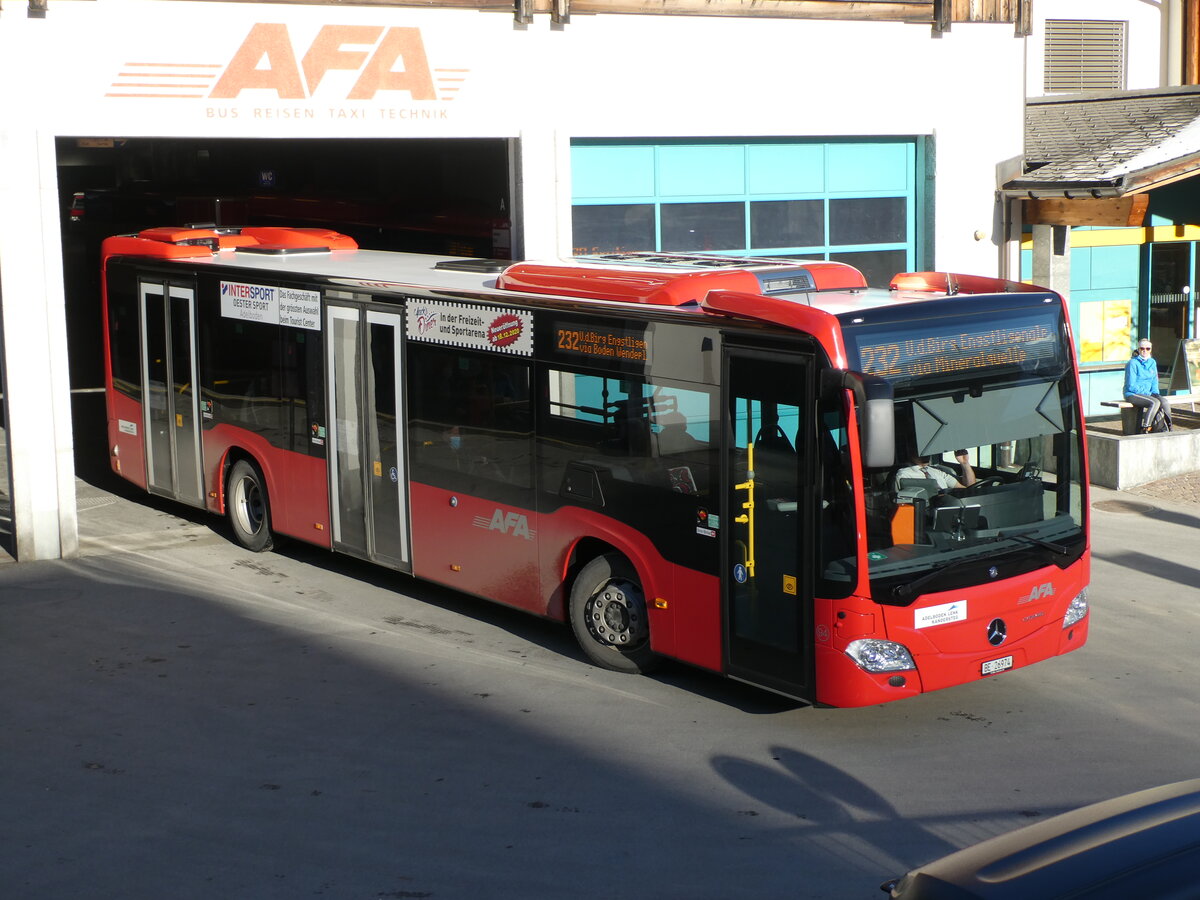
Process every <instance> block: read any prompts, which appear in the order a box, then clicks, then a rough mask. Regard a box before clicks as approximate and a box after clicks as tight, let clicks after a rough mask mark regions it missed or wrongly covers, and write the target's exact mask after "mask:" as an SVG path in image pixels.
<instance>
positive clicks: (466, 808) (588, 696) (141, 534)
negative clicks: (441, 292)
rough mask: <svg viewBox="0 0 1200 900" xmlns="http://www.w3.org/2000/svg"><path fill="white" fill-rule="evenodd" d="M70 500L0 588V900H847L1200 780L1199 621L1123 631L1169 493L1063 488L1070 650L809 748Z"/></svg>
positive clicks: (1178, 500) (559, 658)
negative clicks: (75, 549) (1104, 805)
mask: <svg viewBox="0 0 1200 900" xmlns="http://www.w3.org/2000/svg"><path fill="white" fill-rule="evenodd" d="M77 494H78V508H79V524H80V545H81V554H80V556H79V558H77V559H72V560H58V561H46V562H32V563H21V564H17V563H13V562H12V561H11V559H10V560H9V561H8V562H7V563H2V564H0V685H2V686H0V722H3V723H4V724H3V729H0V760H2V761H3V765H2V766H0V797H3V798H4V802H3V804H0V885H3V887H2V888H0V895H2V896H3V897H4V898H5V900H26V898H28V900H57V898H64V900H66V898H80V897H86V898H89V900H103V898H113V900H140V898H155V900H157V898H161V897H170V898H171V900H189V898H204V900H207V898H220V900H230V898H250V900H260V898H294V897H315V896H319V897H333V898H346V900H377V898H457V897H463V898H470V900H477V898H481V897H486V898H489V900H490V898H510V897H511V898H514V900H515V898H522V900H524V898H559V897H562V898H571V900H576V898H598V900H600V898H618V897H619V898H622V900H631V898H632V900H642V898H646V900H676V898H677V900H684V898H687V900H698V898H713V900H717V898H721V900H724V898H734V897H742V896H745V897H753V898H754V900H763V898H775V897H779V898H784V897H788V898H816V897H828V898H834V897H836V898H842V897H849V896H867V897H869V896H879V894H878V891H877V889H876V887H875V886H876V885H878V883H879V882H880V881H882V880H883V878H884V877H888V876H893V875H899V874H902V873H903V871H905V870H906V869H908V868H910V867H912V866H915V865H919V864H921V863H924V862H927V861H928V860H929V859H932V858H934V857H936V856H940V855H942V854H943V853H945V852H949V851H950V850H953V849H956V848H957V847H961V846H964V845H966V844H968V843H971V842H973V841H975V840H978V839H980V838H983V837H988V836H991V835H993V834H996V833H1001V832H1003V831H1006V830H1010V829H1011V828H1013V827H1016V826H1017V825H1019V824H1023V823H1024V822H1026V821H1028V819H1029V817H1034V816H1038V815H1044V814H1051V813H1054V812H1059V811H1062V810H1064V809H1066V808H1071V807H1072V806H1075V805H1082V804H1083V803H1085V802H1093V801H1095V800H1098V799H1104V798H1105V797H1108V796H1113V795H1115V794H1118V793H1123V792H1125V791H1127V790H1131V789H1136V788H1142V787H1147V786H1150V785H1152V784H1156V783H1161V782H1165V781H1171V780H1176V779H1181V778H1184V777H1195V776H1196V775H1197V774H1200V773H1197V772H1196V771H1195V766H1194V760H1195V759H1196V758H1197V737H1196V735H1197V733H1198V723H1200V702H1198V701H1197V699H1196V697H1195V691H1193V690H1191V688H1190V686H1189V685H1190V680H1187V679H1186V678H1185V676H1184V675H1182V671H1183V669H1182V668H1181V667H1183V666H1184V665H1185V663H1184V662H1183V661H1181V659H1180V654H1184V653H1186V650H1184V649H1181V648H1185V647H1186V646H1188V645H1189V643H1190V642H1192V641H1193V640H1194V639H1195V632H1196V630H1197V625H1196V622H1197V621H1200V620H1197V618H1196V616H1195V615H1193V614H1192V613H1191V612H1190V609H1191V607H1193V606H1195V604H1193V603H1190V602H1189V603H1188V604H1187V605H1186V608H1187V609H1188V612H1186V613H1185V614H1184V618H1182V619H1181V618H1179V617H1178V616H1175V617H1174V618H1172V619H1167V618H1165V616H1166V615H1167V610H1166V608H1164V609H1159V608H1158V607H1157V606H1155V605H1153V602H1152V601H1154V600H1155V598H1166V599H1165V600H1163V603H1165V604H1167V606H1170V605H1171V604H1173V603H1177V602H1182V600H1183V599H1184V597H1183V595H1184V594H1187V593H1188V592H1194V590H1195V584H1196V582H1197V574H1196V568H1195V563H1196V559H1197V541H1196V536H1197V534H1198V533H1200V532H1198V531H1197V528H1198V527H1200V506H1197V504H1200V473H1197V474H1195V475H1190V476H1186V477H1183V478H1175V479H1171V480H1170V481H1168V482H1159V483H1156V484H1151V485H1146V486H1143V487H1141V488H1138V489H1137V490H1133V491H1123V492H1118V491H1110V490H1107V489H1103V488H1096V489H1094V490H1093V493H1092V497H1091V500H1092V507H1093V510H1094V516H1093V524H1094V526H1095V534H1096V541H1095V544H1096V547H1095V552H1094V562H1093V569H1094V575H1093V585H1094V586H1096V585H1097V583H1098V581H1099V582H1102V583H1103V588H1104V590H1103V592H1102V593H1103V595H1104V596H1105V597H1111V598H1113V599H1111V600H1106V601H1105V602H1106V603H1107V604H1108V609H1106V610H1105V611H1104V615H1103V616H1097V617H1095V619H1096V621H1094V622H1093V626H1092V639H1091V642H1090V643H1089V646H1088V647H1085V648H1084V649H1083V650H1082V651H1081V652H1079V653H1075V654H1070V655H1069V656H1067V657H1064V658H1063V659H1062V660H1061V661H1052V662H1048V663H1044V664H1042V665H1043V666H1045V667H1046V668H1044V669H1040V670H1035V669H1030V670H1029V672H1034V671H1041V672H1044V675H1043V674H1038V675H1024V674H1023V673H1022V672H1014V673H1009V674H1008V675H1005V676H999V677H998V678H997V679H995V680H988V681H986V682H981V683H979V684H975V685H968V686H964V687H962V688H955V689H950V690H948V691H943V692H938V693H937V694H935V695H929V699H928V701H927V698H918V699H917V700H913V701H904V703H903V704H890V705H889V706H887V707H877V708H873V709H867V710H847V711H837V712H838V715H831V716H824V717H822V718H819V719H818V718H811V717H810V718H803V717H799V716H798V714H797V712H799V713H805V712H812V711H811V710H799V711H797V710H795V709H794V706H793V705H789V704H788V703H787V702H785V701H782V700H780V699H778V698H773V697H772V696H771V695H767V694H764V693H763V692H759V691H755V690H752V689H750V688H747V687H744V686H739V685H736V684H734V683H732V682H726V681H723V680H721V679H716V678H712V677H711V676H707V675H704V674H703V673H695V674H693V673H692V670H688V671H687V672H684V673H682V674H681V673H679V672H673V673H672V672H669V673H668V674H667V675H666V676H664V677H660V678H652V679H635V680H632V681H631V680H629V679H628V677H626V676H620V675H616V674H614V673H607V672H603V671H601V670H598V669H595V668H593V667H590V666H588V665H586V663H585V662H584V661H583V660H582V657H581V655H580V654H579V652H578V651H577V649H576V648H575V646H574V644H573V642H572V641H571V639H570V636H569V632H568V631H567V630H566V629H564V628H562V627H561V626H559V625H557V624H554V623H547V622H542V621H541V620H537V619H534V618H532V617H529V616H525V615H520V614H516V613H513V612H511V611H508V610H504V609H502V608H499V607H495V606H492V605H490V604H486V603H483V602H481V601H473V600H471V599H470V598H465V599H464V598H463V597H462V596H461V595H456V594H452V593H451V592H448V591H442V590H440V589H437V588H431V587H429V586H421V585H419V584H417V583H415V582H412V581H411V580H407V579H404V578H403V577H401V576H396V575H393V574H391V573H387V572H384V571H382V570H378V569H374V568H371V567H367V566H363V565H359V564H358V563H356V562H355V561H353V560H344V559H342V560H338V559H334V558H331V557H330V556H329V555H328V554H325V553H323V552H322V551H315V550H312V549H311V548H305V547H303V546H300V547H298V546H297V545H295V544H291V545H290V546H287V547H284V548H281V550H280V552H279V553H272V554H259V555H256V554H249V553H246V552H244V551H241V550H240V549H239V548H237V547H236V546H235V545H233V544H232V543H231V541H230V540H229V537H228V535H227V534H226V532H225V529H224V525H223V523H222V522H221V521H220V520H217V519H214V518H213V517H210V516H208V515H206V514H203V513H199V512H191V511H188V510H184V509H180V508H179V507H177V506H175V505H173V504H169V503H166V502H161V501H159V500H157V499H155V498H152V497H149V496H147V495H145V494H142V493H140V492H137V491H134V490H132V489H131V488H129V487H128V486H126V485H125V484H124V483H122V482H119V481H116V480H115V479H112V478H106V477H104V476H102V475H89V476H88V477H87V478H80V479H79V480H78V481H77ZM0 519H2V516H0ZM1148 574H1149V575H1150V576H1152V577H1149V578H1148V577H1147V576H1148ZM1177 608H1183V607H1177ZM1168 623H1173V624H1169V625H1168ZM1151 626H1155V627H1158V628H1165V627H1169V631H1167V632H1163V631H1155V630H1154V629H1153V627H1151ZM1172 642H1174V643H1172ZM1093 645H1094V647H1093ZM1177 648H1180V649H1177ZM1150 659H1153V660H1154V663H1153V665H1151V664H1150V663H1139V662H1135V661H1137V660H1141V661H1146V660H1150ZM1155 667H1160V668H1161V670H1160V668H1155ZM1134 676H1136V678H1135V677H1134ZM1022 679H1024V680H1022ZM1147 695H1152V696H1154V697H1159V698H1162V701H1161V702H1162V704H1163V706H1162V709H1161V710H1156V709H1148V708H1147V701H1146V700H1145V697H1146V696H1147ZM1085 698H1086V699H1085ZM1149 735H1153V740H1151V738H1150V737H1149ZM967 760H973V761H974V762H973V764H972V765H968V764H967ZM975 766H978V767H979V768H978V769H976V768H975ZM1002 766H1004V767H1007V766H1011V767H1012V769H1011V770H1010V769H1007V768H1001V767H1002ZM1089 767H1090V771H1089ZM985 772H986V774H984V773H985ZM1018 773H1019V774H1018ZM1026 773H1027V774H1026ZM933 785H937V788H936V790H930V788H931V786H933ZM1022 791H1024V793H1021V792H1022ZM1035 797H1036V798H1037V799H1036V800H1035Z"/></svg>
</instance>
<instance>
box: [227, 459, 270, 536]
mask: <svg viewBox="0 0 1200 900" xmlns="http://www.w3.org/2000/svg"><path fill="white" fill-rule="evenodd" d="M226 497H227V498H228V500H227V504H226V505H227V512H228V513H229V524H230V526H231V527H232V528H233V536H234V539H235V540H236V541H237V542H238V543H239V544H241V545H242V546H243V547H245V548H246V549H247V550H250V551H253V552H254V553H261V552H262V551H264V550H270V549H271V546H272V544H273V543H274V542H273V541H272V539H271V507H270V504H269V503H268V502H267V488H266V485H265V484H264V483H263V477H262V473H260V472H259V471H258V467H257V466H255V465H254V464H253V463H251V462H248V461H247V460H244V459H239V460H238V461H237V462H236V463H234V464H233V469H231V470H230V472H229V490H228V492H227V494H226Z"/></svg>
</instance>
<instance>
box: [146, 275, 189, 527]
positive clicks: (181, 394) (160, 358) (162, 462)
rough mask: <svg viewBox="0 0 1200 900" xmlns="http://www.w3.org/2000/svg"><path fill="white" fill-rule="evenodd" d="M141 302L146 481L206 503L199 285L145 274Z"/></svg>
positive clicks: (154, 488)
mask: <svg viewBox="0 0 1200 900" xmlns="http://www.w3.org/2000/svg"><path fill="white" fill-rule="evenodd" d="M138 305H139V312H140V317H141V333H140V338H139V341H140V348H141V349H140V353H141V357H142V359H141V362H142V367H141V368H142V397H143V403H142V434H143V436H144V440H145V450H146V487H147V489H148V490H149V491H150V492H151V493H152V494H158V495H160V496H163V497H172V498H174V499H176V500H181V501H183V502H184V503H188V504H190V505H192V506H200V507H203V506H204V482H203V474H202V471H201V465H200V459H201V450H200V425H199V423H200V410H199V394H198V392H197V390H196V384H197V371H196V326H195V321H196V319H195V305H196V291H195V287H194V286H192V285H184V284H179V283H172V282H167V281H165V280H162V279H144V280H141V281H139V284H138Z"/></svg>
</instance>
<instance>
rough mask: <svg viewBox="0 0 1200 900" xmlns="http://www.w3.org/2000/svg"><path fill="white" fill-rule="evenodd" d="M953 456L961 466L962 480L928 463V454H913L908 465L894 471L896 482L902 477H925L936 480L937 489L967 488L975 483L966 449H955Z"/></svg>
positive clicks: (973, 472) (973, 471)
mask: <svg viewBox="0 0 1200 900" xmlns="http://www.w3.org/2000/svg"><path fill="white" fill-rule="evenodd" d="M954 458H955V459H957V460H958V464H959V465H960V466H962V471H963V480H962V482H960V481H959V480H958V479H957V478H955V477H954V476H953V475H951V474H950V473H949V472H947V471H946V470H945V469H942V468H940V467H938V466H935V465H930V462H929V457H928V456H916V455H915V454H914V455H913V457H912V459H911V462H910V464H909V465H907V466H905V467H904V468H903V469H901V470H900V471H898V472H897V473H896V482H897V483H899V482H900V480H901V479H904V478H927V479H930V480H932V481H936V482H937V486H938V490H940V491H954V490H962V489H963V488H969V487H970V486H971V485H973V484H974V483H975V470H974V469H972V468H971V462H970V459H969V458H968V457H967V451H966V450H957V451H955V453H954Z"/></svg>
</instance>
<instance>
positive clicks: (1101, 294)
mask: <svg viewBox="0 0 1200 900" xmlns="http://www.w3.org/2000/svg"><path fill="white" fill-rule="evenodd" d="M1139 266H1140V262H1139V248H1138V247H1137V246H1136V245H1133V246H1126V247H1074V248H1072V250H1071V294H1072V296H1074V295H1075V294H1077V293H1078V292H1080V291H1087V292H1093V291H1094V292H1096V294H1095V296H1089V298H1088V299H1091V300H1115V299H1118V298H1120V297H1135V298H1136V297H1137V294H1138V272H1139ZM1021 280H1022V281H1032V280H1033V251H1031V250H1022V251H1021Z"/></svg>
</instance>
